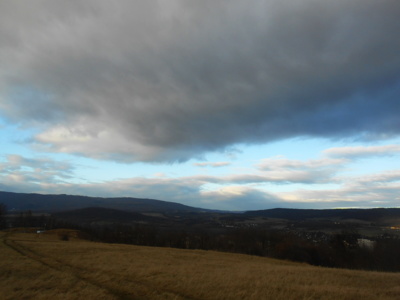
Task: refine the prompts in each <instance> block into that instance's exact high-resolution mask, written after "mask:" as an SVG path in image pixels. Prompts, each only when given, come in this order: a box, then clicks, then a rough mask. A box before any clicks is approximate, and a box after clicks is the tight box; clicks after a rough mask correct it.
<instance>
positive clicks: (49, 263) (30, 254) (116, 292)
mask: <svg viewBox="0 0 400 300" xmlns="http://www.w3.org/2000/svg"><path fill="white" fill-rule="evenodd" d="M11 237H12V235H11V234H10V233H7V234H5V235H2V236H1V237H0V239H1V240H2V242H3V244H4V245H6V246H7V247H9V248H10V249H12V250H14V251H15V252H17V253H19V254H20V255H23V256H25V257H27V258H29V259H32V260H34V261H36V262H38V263H40V264H42V265H44V266H46V267H48V268H51V269H53V270H56V271H58V272H61V273H68V274H69V275H71V276H74V277H75V278H77V279H78V280H81V281H84V282H86V283H88V284H90V285H93V286H95V287H96V288H99V289H102V290H105V291H106V292H107V293H108V294H110V295H111V296H113V298H116V299H121V300H131V299H175V300H179V299H188V300H198V299H197V298H194V297H193V296H191V295H187V294H183V293H181V292H178V291H174V290H170V289H167V288H162V289H159V288H157V287H156V286H154V285H152V284H151V282H149V281H144V280H138V279H134V278H132V277H130V276H127V275H123V274H115V273H112V272H107V276H108V277H109V280H107V281H100V280H97V279H95V278H94V277H93V275H91V272H90V270H87V269H84V268H80V267H78V266H73V265H71V264H68V263H65V262H62V261H60V260H57V259H55V258H52V257H48V256H43V255H41V254H39V253H37V252H35V251H33V250H32V249H30V248H28V247H26V246H23V245H21V244H20V243H18V242H16V241H15V240H13V239H12V238H11ZM115 279H118V282H119V286H120V287H121V288H115V286H112V285H111V284H110V283H109V282H112V281H113V280H115ZM123 282H126V283H130V284H131V283H134V284H136V285H138V286H140V287H141V290H143V289H145V290H147V291H149V294H148V293H145V294H146V295H143V293H142V295H132V291H126V290H124V289H123V286H124V284H123ZM133 293H134V292H133Z"/></svg>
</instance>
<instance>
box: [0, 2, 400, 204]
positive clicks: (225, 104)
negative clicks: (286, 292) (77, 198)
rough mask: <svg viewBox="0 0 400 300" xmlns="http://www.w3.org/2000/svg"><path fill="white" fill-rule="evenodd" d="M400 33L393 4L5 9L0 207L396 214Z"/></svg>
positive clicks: (0, 29)
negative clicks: (75, 202)
mask: <svg viewBox="0 0 400 300" xmlns="http://www.w3.org/2000/svg"><path fill="white" fill-rule="evenodd" d="M399 32H400V2H399V1H398V0H380V1H376V0H350V1H349V0H335V1H333V0H332V1H330V0H286V1H280V0H279V1H278V0H249V1H239V0H229V1H228V0H212V1H211V0H204V1H197V0H158V1H156V0H154V1H148V0H134V1H132V0H119V1H105V0H79V1H66V0H36V1H28V2H27V1H23V0H13V1H1V2H0V147H1V148H0V190H2V191H11V192H25V193H43V194H71V195H88V196H101V197H137V198H150V199H159V200H165V201H172V202H178V203H182V204H186V205H190V206H195V207H202V208H209V209H222V210H236V211H243V210H255V209H269V208H276V207H290V208H321V209H322V208H349V207H361V208H369V207H400V117H399V116H400V39H399ZM0 202H1V199H0Z"/></svg>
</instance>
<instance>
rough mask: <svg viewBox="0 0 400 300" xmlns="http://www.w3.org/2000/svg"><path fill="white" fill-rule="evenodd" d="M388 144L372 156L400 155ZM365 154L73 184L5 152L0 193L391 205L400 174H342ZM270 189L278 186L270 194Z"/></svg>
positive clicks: (60, 169) (51, 166)
mask: <svg viewBox="0 0 400 300" xmlns="http://www.w3.org/2000/svg"><path fill="white" fill-rule="evenodd" d="M394 146H395V145H387V146H380V147H379V148H378V149H380V150H381V151H378V153H379V155H383V154H384V153H385V151H384V150H383V149H385V150H386V154H391V155H396V157H397V158H398V156H399V155H400V151H397V153H396V154H393V153H394V148H395V147H394ZM370 149H371V148H370V147H343V148H330V149H327V150H325V151H322V152H321V154H322V157H319V158H318V157H317V158H315V159H311V160H293V159H288V158H286V157H283V156H278V157H271V158H266V159H263V160H260V161H258V162H257V163H256V164H255V165H253V166H248V167H247V168H246V169H242V172H236V173H235V174H229V173H221V174H214V175H199V174H198V175H181V176H167V175H163V176H160V174H155V175H153V176H147V177H144V176H143V177H140V176H136V177H130V178H121V179H113V180H107V181H102V182H87V181H80V182H77V181H76V180H77V179H76V178H75V177H76V174H75V168H74V167H73V166H72V165H70V164H69V163H68V162H60V161H55V160H52V159H50V158H44V157H43V158H36V159H32V158H25V157H23V156H19V155H9V156H7V157H5V158H4V159H3V161H1V162H0V190H12V191H15V192H39V193H59V194H64V193H65V194H78V195H89V196H100V197H121V196H127V197H131V196H133V197H140V198H153V199H161V200H166V201H173V202H179V203H183V204H186V205H191V206H196V207H204V208H212V209H227V210H254V209H267V208H275V207H292V208H335V207H396V206H399V203H400V202H399V200H400V197H399V190H400V170H398V169H395V168H392V169H385V170H383V171H379V172H369V173H363V174H357V173H356V174H353V173H351V172H350V173H348V172H346V171H347V169H348V168H349V166H351V165H352V164H353V163H354V162H356V161H358V160H360V159H361V158H365V156H361V157H360V156H357V155H352V156H348V153H351V154H354V153H361V154H362V155H364V153H369V151H370ZM396 149H397V148H396ZM339 150H340V151H339ZM327 153H329V155H332V157H331V156H329V155H328V154H327ZM339 153H342V154H341V155H342V156H341V155H340V154H339ZM362 163H363V162H361V164H362ZM207 166H208V167H212V166H213V163H212V162H209V163H208V164H207ZM230 167H231V166H228V165H226V166H224V167H221V166H220V168H230ZM277 186H285V188H283V189H274V188H275V187H277Z"/></svg>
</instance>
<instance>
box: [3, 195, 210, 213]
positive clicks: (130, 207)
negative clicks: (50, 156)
mask: <svg viewBox="0 0 400 300" xmlns="http://www.w3.org/2000/svg"><path fill="white" fill-rule="evenodd" d="M0 203H3V204H5V205H6V206H7V208H8V210H9V211H26V210H31V211H33V212H50V213H51V212H57V211H65V210H74V209H81V208H87V207H103V208H112V209H119V210H124V211H135V212H201V211H207V210H205V209H201V208H195V207H191V206H187V205H183V204H179V203H174V202H167V201H161V200H154V199H142V198H101V197H86V196H73V195H64V194H63V195H42V194H25V193H12V192H0Z"/></svg>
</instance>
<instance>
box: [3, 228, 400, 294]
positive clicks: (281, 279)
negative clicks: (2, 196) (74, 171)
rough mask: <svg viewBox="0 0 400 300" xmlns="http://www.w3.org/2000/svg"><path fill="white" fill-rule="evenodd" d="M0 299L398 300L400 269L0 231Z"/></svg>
mask: <svg viewBox="0 0 400 300" xmlns="http://www.w3.org/2000/svg"><path fill="white" fill-rule="evenodd" d="M0 299H10V300H11V299H13V300H15V299H18V300H19V299H97V300H100V299H257V300H258V299H274V300H275V299H285V300H288V299H296V300H299V299H332V300H337V299H348V300H350V299H362V300H368V299H371V300H377V299H400V274H399V273H397V274H396V273H378V272H364V271H352V270H338V269H326V268H319V267H313V266H309V265H305V264H298V263H291V262H285V261H279V260H273V259H268V258H261V257H253V256H247V255H239V254H229V253H218V252H213V251H197V250H179V249H169V248H151V247H139V246H131V245H118V244H103V243H94V242H88V241H83V240H79V239H77V238H71V239H70V240H69V241H62V240H60V238H59V235H58V234H57V232H53V233H51V232H50V233H49V232H48V233H45V234H36V233H16V232H13V233H9V232H0Z"/></svg>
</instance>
